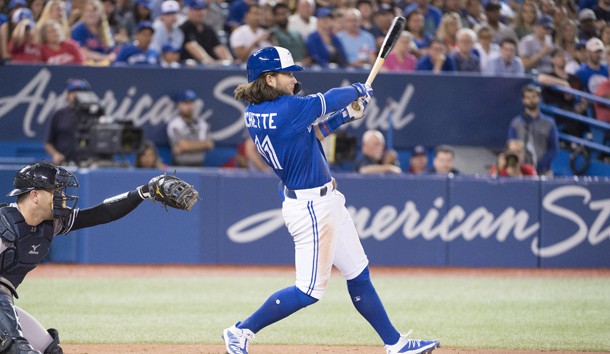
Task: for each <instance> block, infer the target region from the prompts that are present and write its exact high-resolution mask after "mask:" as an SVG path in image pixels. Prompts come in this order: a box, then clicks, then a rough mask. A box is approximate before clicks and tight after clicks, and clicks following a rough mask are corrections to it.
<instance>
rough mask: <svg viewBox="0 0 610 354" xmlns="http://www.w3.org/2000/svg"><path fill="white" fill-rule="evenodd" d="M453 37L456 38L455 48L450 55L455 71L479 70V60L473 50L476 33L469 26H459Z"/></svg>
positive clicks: (475, 71)
mask: <svg viewBox="0 0 610 354" xmlns="http://www.w3.org/2000/svg"><path fill="white" fill-rule="evenodd" d="M455 37H456V39H457V44H456V48H457V50H456V51H455V52H454V53H453V54H451V55H452V56H453V60H454V61H455V69H456V71H461V72H474V73H479V72H481V61H480V60H479V56H478V54H477V52H476V51H475V50H474V44H475V43H476V41H477V34H476V33H475V32H474V31H473V30H471V29H470V28H460V29H459V30H458V32H457V34H456V35H455Z"/></svg>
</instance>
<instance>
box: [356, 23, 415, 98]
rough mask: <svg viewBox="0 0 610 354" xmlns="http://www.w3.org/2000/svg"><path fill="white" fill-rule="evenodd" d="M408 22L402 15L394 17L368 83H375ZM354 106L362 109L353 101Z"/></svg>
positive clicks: (367, 80)
mask: <svg viewBox="0 0 610 354" xmlns="http://www.w3.org/2000/svg"><path fill="white" fill-rule="evenodd" d="M406 23H407V20H406V19H405V18H404V17H402V16H396V17H394V20H392V26H390V30H389V31H388V34H386V35H385V39H384V40H383V44H382V45H381V48H380V49H379V54H378V55H377V59H376V60H375V64H373V68H372V69H371V72H370V73H369V77H368V78H367V79H366V83H367V84H368V85H372V84H373V80H375V77H376V76H377V74H378V73H379V69H381V66H382V65H383V62H384V61H385V58H387V56H388V54H390V52H391V51H392V48H394V45H395V44H396V42H397V41H398V38H400V35H401V33H402V31H404V29H405V24H406ZM352 108H353V109H356V110H358V109H360V106H358V103H357V102H353V103H352Z"/></svg>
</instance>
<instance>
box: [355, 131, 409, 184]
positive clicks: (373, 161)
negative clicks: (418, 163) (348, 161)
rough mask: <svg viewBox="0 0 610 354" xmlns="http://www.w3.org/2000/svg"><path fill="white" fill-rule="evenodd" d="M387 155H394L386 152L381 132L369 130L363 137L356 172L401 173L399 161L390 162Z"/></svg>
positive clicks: (356, 162)
mask: <svg viewBox="0 0 610 354" xmlns="http://www.w3.org/2000/svg"><path fill="white" fill-rule="evenodd" d="M386 153H387V154H386ZM386 155H387V156H388V157H389V156H392V153H391V152H390V151H386V146H385V138H384V137H383V134H382V133H381V132H380V131H379V130H375V129H370V130H367V131H366V132H364V134H363V135H362V147H361V153H360V156H358V157H357V158H356V161H355V162H354V171H356V172H358V173H364V174H371V173H375V174H379V173H392V174H396V173H401V172H402V170H401V169H400V166H398V165H396V163H397V160H395V159H394V160H392V161H390V160H388V158H387V157H386Z"/></svg>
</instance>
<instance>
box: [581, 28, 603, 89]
mask: <svg viewBox="0 0 610 354" xmlns="http://www.w3.org/2000/svg"><path fill="white" fill-rule="evenodd" d="M586 49H587V61H586V62H585V63H582V64H580V67H579V68H578V70H576V76H577V77H578V79H580V82H581V84H582V87H583V89H584V90H585V91H587V92H590V93H594V92H595V89H596V88H597V85H599V84H600V83H601V82H603V81H604V80H605V79H607V78H608V65H606V64H602V63H601V61H602V57H603V55H604V50H605V47H604V43H603V42H602V41H601V40H600V39H599V38H591V39H589V40H588V41H587V44H586Z"/></svg>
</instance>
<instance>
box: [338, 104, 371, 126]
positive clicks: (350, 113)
mask: <svg viewBox="0 0 610 354" xmlns="http://www.w3.org/2000/svg"><path fill="white" fill-rule="evenodd" d="M369 100H370V98H369V99H368V100H367V99H365V98H359V99H357V100H355V101H354V102H352V103H350V104H349V105H348V106H347V107H345V108H343V110H342V111H341V114H342V115H343V121H344V123H350V122H353V121H355V120H358V119H362V118H364V110H365V109H366V106H367V105H368V103H369ZM354 105H356V107H354Z"/></svg>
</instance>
